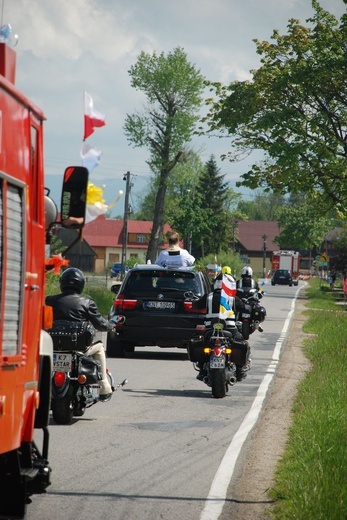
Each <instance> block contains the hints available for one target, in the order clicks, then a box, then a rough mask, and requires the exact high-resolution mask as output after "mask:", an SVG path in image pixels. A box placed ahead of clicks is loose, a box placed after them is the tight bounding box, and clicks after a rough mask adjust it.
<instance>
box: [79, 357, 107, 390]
mask: <svg viewBox="0 0 347 520" xmlns="http://www.w3.org/2000/svg"><path fill="white" fill-rule="evenodd" d="M99 371H100V363H99V361H96V360H95V359H93V358H92V357H90V356H79V360H78V375H79V376H81V375H84V376H86V378H87V381H86V383H85V384H86V385H94V384H96V383H98V382H99V380H100V379H101V374H100V372H99ZM99 374H100V376H99Z"/></svg>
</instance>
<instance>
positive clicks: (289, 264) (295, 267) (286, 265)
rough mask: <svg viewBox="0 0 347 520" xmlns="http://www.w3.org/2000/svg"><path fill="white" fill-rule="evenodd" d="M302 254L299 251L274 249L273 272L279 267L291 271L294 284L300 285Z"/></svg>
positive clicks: (272, 258)
mask: <svg viewBox="0 0 347 520" xmlns="http://www.w3.org/2000/svg"><path fill="white" fill-rule="evenodd" d="M300 259H301V255H300V253H298V252H297V251H284V250H280V251H274V252H273V253H272V257H271V268H272V272H274V271H276V270H277V269H285V270H286V271H290V273H291V275H292V278H293V285H298V281H299V269H300Z"/></svg>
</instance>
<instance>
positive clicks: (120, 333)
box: [106, 265, 211, 357]
mask: <svg viewBox="0 0 347 520" xmlns="http://www.w3.org/2000/svg"><path fill="white" fill-rule="evenodd" d="M111 290H112V291H113V292H115V293H116V296H115V299H114V302H113V305H112V307H111V310H110V313H109V319H111V318H112V317H113V316H114V315H117V314H119V315H123V316H125V322H124V323H123V324H120V325H119V326H118V325H117V333H115V332H113V331H110V332H108V333H107V347H106V352H107V355H108V356H109V357H122V356H124V353H125V352H131V351H133V350H134V348H135V346H140V347H141V346H146V345H155V346H158V347H164V348H165V347H178V348H186V347H187V344H188V342H189V340H190V339H191V337H192V336H193V334H194V333H196V331H197V330H199V327H200V326H201V325H203V323H204V319H205V314H206V296H207V294H208V293H209V292H210V291H211V284H210V282H209V280H208V278H207V276H206V275H205V274H204V273H203V272H202V271H196V270H195V269H194V268H190V267H176V268H171V267H161V266H158V265H137V266H136V267H134V268H133V269H130V271H129V272H128V274H127V275H126V277H125V279H124V280H123V282H122V284H121V286H120V287H115V286H113V288H111ZM193 303H194V305H193Z"/></svg>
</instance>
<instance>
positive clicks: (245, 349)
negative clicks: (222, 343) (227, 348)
mask: <svg viewBox="0 0 347 520" xmlns="http://www.w3.org/2000/svg"><path fill="white" fill-rule="evenodd" d="M231 349H232V353H231V356H230V358H231V361H232V362H233V363H235V365H237V366H243V365H245V364H246V363H247V361H248V358H249V345H248V341H244V340H240V339H235V340H234V341H233V343H232V345H231Z"/></svg>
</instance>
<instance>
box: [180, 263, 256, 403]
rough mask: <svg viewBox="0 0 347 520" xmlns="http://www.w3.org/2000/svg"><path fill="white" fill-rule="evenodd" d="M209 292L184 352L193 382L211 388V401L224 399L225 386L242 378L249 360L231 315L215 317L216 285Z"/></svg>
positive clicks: (217, 291) (217, 292)
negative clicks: (203, 315)
mask: <svg viewBox="0 0 347 520" xmlns="http://www.w3.org/2000/svg"><path fill="white" fill-rule="evenodd" d="M229 269H230V268H229ZM232 280H233V279H232ZM215 282H216V281H215ZM213 289H214V290H213V292H212V293H210V294H209V295H208V297H207V314H206V319H205V322H204V325H203V326H200V333H199V334H196V335H194V336H193V337H192V338H191V340H190V341H189V343H188V349H187V350H188V357H189V359H190V361H191V362H192V363H193V367H194V369H195V370H196V371H198V372H199V374H198V375H197V379H199V380H201V381H202V382H203V383H205V384H206V385H207V386H208V387H210V388H211V389H212V396H213V397H214V398H216V399H220V398H223V397H225V396H226V394H227V392H228V390H229V386H233V385H234V384H235V383H236V382H237V381H242V379H244V378H245V377H246V373H247V372H248V370H250V368H251V359H250V348H249V345H248V342H247V341H245V340H244V338H242V336H241V334H240V332H239V331H238V329H237V327H236V323H235V315H234V314H233V313H231V315H230V318H229V319H228V318H227V319H221V317H220V316H219V315H218V314H219V305H220V303H219V302H220V299H221V294H220V291H219V288H218V284H216V283H214V285H213ZM216 311H217V312H216Z"/></svg>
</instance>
